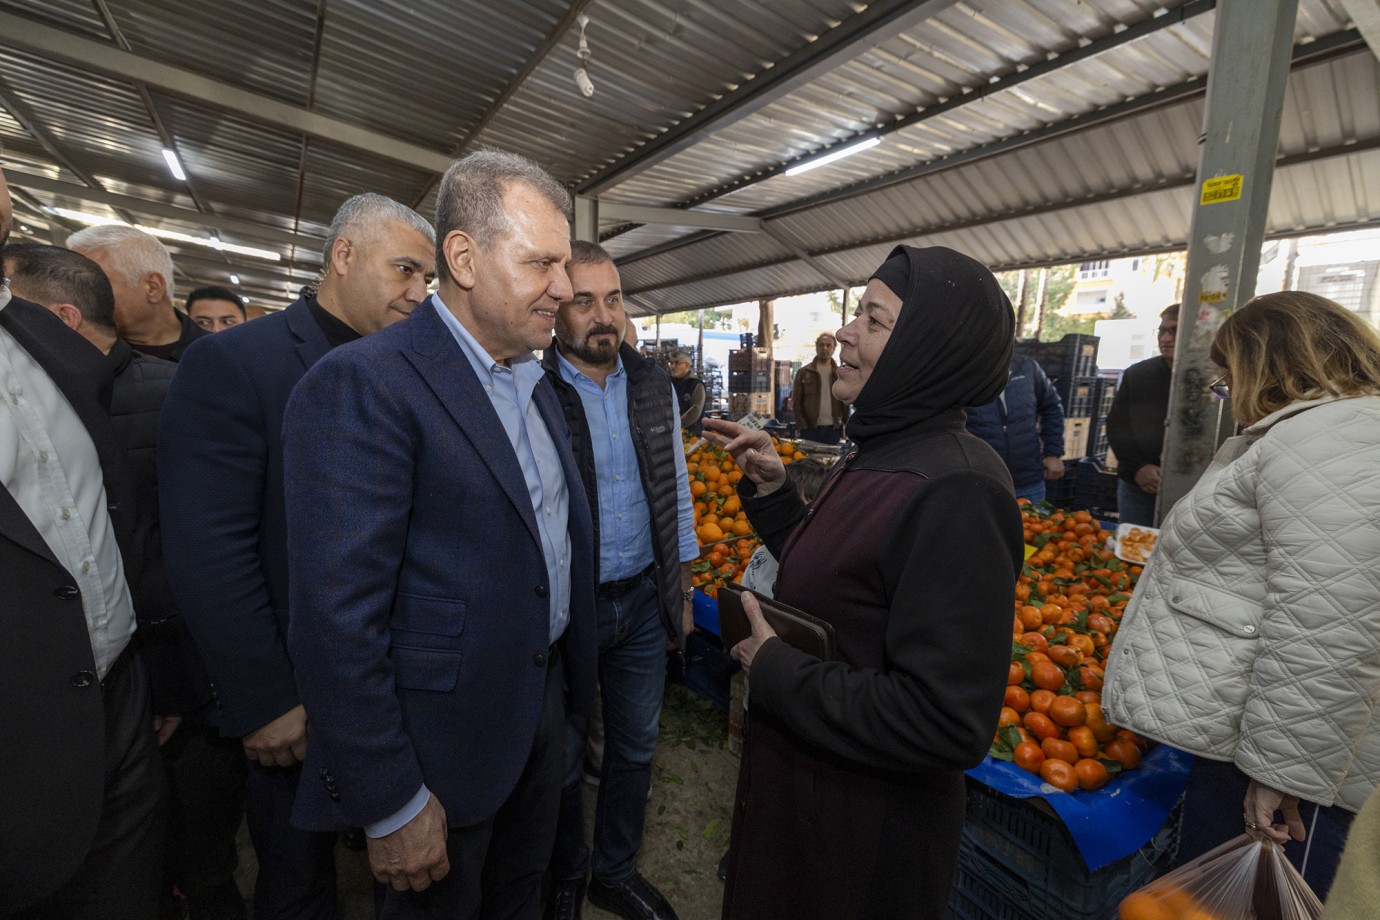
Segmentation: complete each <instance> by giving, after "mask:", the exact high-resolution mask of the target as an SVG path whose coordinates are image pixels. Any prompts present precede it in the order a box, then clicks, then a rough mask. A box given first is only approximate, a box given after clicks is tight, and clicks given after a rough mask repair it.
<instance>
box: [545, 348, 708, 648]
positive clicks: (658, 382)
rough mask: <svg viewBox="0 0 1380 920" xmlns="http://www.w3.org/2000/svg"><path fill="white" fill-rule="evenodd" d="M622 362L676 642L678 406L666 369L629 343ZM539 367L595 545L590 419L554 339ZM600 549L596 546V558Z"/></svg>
mask: <svg viewBox="0 0 1380 920" xmlns="http://www.w3.org/2000/svg"><path fill="white" fill-rule="evenodd" d="M619 356H620V357H621V358H622V359H623V368H624V369H625V370H626V371H627V373H628V421H629V422H630V427H631V428H632V432H633V447H634V449H635V450H636V452H637V466H638V471H639V472H640V473H641V475H642V490H643V492H644V493H645V494H646V496H647V505H648V507H649V508H650V510H651V517H652V555H653V558H654V559H655V561H656V562H655V564H656V571H657V588H658V596H659V597H660V599H661V616H662V622H663V624H664V625H665V626H666V632H667V634H668V635H669V636H671V637H672V638H673V639H675V640H676V641H677V642H683V640H684V638H685V637H684V636H682V635H681V618H680V611H681V605H682V600H681V593H680V592H681V587H680V508H679V505H678V500H677V492H676V490H677V487H678V486H679V484H680V483H679V482H678V480H677V478H676V460H675V454H674V453H672V452H673V451H678V450H684V447H683V446H682V445H681V440H680V411H679V408H678V406H677V405H676V404H675V403H674V402H673V401H672V396H671V375H670V374H667V373H666V372H665V371H664V370H662V369H661V368H660V367H658V366H657V364H656V362H655V361H653V360H652V359H650V358H644V357H642V356H641V355H639V354H638V353H637V351H636V350H634V349H633V348H632V347H631V346H629V345H626V344H624V345H622V346H620V348H619ZM541 363H542V369H543V370H545V371H546V376H547V378H548V379H549V380H550V381H551V385H552V386H553V387H555V389H556V396H557V398H558V399H560V402H561V409H562V411H564V413H565V418H566V422H567V423H568V424H569V425H570V431H571V448H572V449H573V450H574V451H575V462H576V463H577V464H578V465H579V467H580V478H581V479H582V480H583V481H584V484H585V494H586V495H587V496H588V498H589V507H590V512H591V516H592V517H593V519H594V545H595V546H596V547H598V546H599V487H598V484H597V477H596V475H595V472H594V450H593V448H591V447H590V443H589V423H588V422H587V421H586V420H585V407H584V403H582V402H581V401H580V394H579V393H578V392H576V390H575V388H574V387H573V386H571V385H570V384H569V383H567V382H566V381H565V378H564V377H562V376H561V369H560V363H559V361H558V360H557V358H556V345H555V343H554V342H553V343H552V344H551V347H550V348H548V349H546V352H545V354H543V355H542V362H541ZM598 556H599V553H598V551H597V549H596V551H595V559H596V560H597V559H598Z"/></svg>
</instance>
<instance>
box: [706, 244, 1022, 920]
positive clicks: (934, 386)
mask: <svg viewBox="0 0 1380 920" xmlns="http://www.w3.org/2000/svg"><path fill="white" fill-rule="evenodd" d="M1012 326H1013V322H1012V314H1011V306H1010V303H1009V301H1008V300H1007V299H1006V296H1005V295H1004V294H1002V292H1001V289H1000V287H998V285H997V282H996V279H995V278H994V277H993V276H992V273H991V272H989V271H988V270H987V269H986V268H984V267H983V266H982V265H980V264H979V263H977V262H975V261H973V260H972V259H970V258H968V257H967V256H964V255H961V254H959V253H957V252H954V251H953V250H950V249H944V248H941V247H935V248H930V249H915V248H912V247H908V246H900V247H897V248H896V249H895V250H894V251H893V252H892V254H891V256H890V258H888V259H887V261H886V262H885V263H884V264H883V265H882V267H881V268H880V269H878V270H877V273H876V274H875V275H874V276H873V278H872V280H871V281H870V282H869V284H868V286H867V290H866V292H865V293H864V294H863V298H862V301H861V303H860V305H859V308H858V312H857V314H856V315H855V317H854V319H853V321H852V322H850V323H849V324H848V325H847V326H845V327H843V328H842V329H841V330H839V333H838V341H839V344H840V346H841V352H840V358H841V366H840V368H839V372H838V376H837V378H836V380H835V383H834V390H833V391H834V395H835V396H837V397H838V398H839V399H841V400H842V401H843V402H845V403H852V404H853V405H854V407H855V409H854V414H853V416H852V418H851V419H850V420H849V422H848V431H847V434H848V437H849V438H850V439H851V440H852V441H854V442H855V443H856V444H857V449H856V450H855V451H854V452H853V453H852V454H850V455H849V457H848V458H847V459H846V460H844V461H842V462H841V465H842V469H841V470H840V471H839V472H838V473H836V474H835V475H834V476H833V477H832V478H831V479H830V481H829V482H828V483H827V484H826V485H825V486H824V489H823V491H822V492H821V493H820V495H819V497H818V498H817V499H816V500H815V502H814V503H813V505H812V506H811V508H810V510H809V511H808V512H807V511H805V509H804V508H803V506H802V505H801V503H800V500H799V498H798V497H797V495H796V492H795V490H794V489H789V488H780V487H781V486H782V485H783V484H785V482H786V475H785V470H784V468H783V467H782V466H781V463H780V460H779V459H778V457H777V454H776V452H775V451H774V450H773V449H772V446H771V443H770V439H769V438H768V437H767V436H766V435H765V434H763V433H761V432H751V431H747V430H746V429H743V428H741V427H740V426H736V425H733V424H731V423H725V422H718V421H710V422H706V432H705V434H706V436H707V437H710V438H712V439H714V440H715V441H717V442H718V443H719V444H721V445H724V446H725V447H726V448H727V449H728V450H729V451H730V452H731V453H733V455H734V457H735V458H736V459H737V460H738V463H739V465H740V466H741V467H742V468H743V470H744V473H745V476H744V478H743V480H742V481H741V482H740V484H739V489H740V493H741V494H742V496H743V499H744V502H745V506H746V507H747V510H748V514H749V515H750V517H751V519H752V523H753V525H754V526H755V527H756V528H757V531H758V533H760V534H761V535H762V537H763V539H764V540H765V541H766V544H767V548H768V549H769V550H771V552H772V554H773V555H775V556H776V557H777V558H778V559H780V560H781V568H780V572H779V575H778V580H777V585H776V596H777V598H778V599H780V600H781V601H783V602H784V603H786V604H790V605H792V606H794V607H798V608H800V609H802V610H805V611H807V612H809V613H812V614H814V615H816V616H818V617H820V618H822V619H826V620H828V621H830V622H831V623H832V624H833V626H834V629H835V630H836V632H837V637H838V646H839V652H840V659H841V660H838V661H821V660H819V659H817V658H815V657H813V656H811V655H808V654H806V653H803V652H801V651H798V650H797V649H794V648H792V647H790V646H788V645H786V644H785V643H784V642H782V641H781V640H780V639H778V638H776V637H775V634H774V633H772V631H771V629H770V627H768V626H767V625H766V623H765V622H764V621H762V619H761V617H760V615H758V614H757V612H756V609H755V603H754V602H752V601H748V602H746V603H745V606H747V607H749V608H750V609H749V616H750V619H751V620H752V622H753V634H752V636H751V637H750V638H748V639H745V640H743V641H742V642H740V643H739V644H738V645H737V646H735V647H734V649H733V655H734V657H735V658H737V659H738V660H739V661H740V662H742V664H743V666H744V667H745V668H748V669H750V671H751V685H752V691H751V693H752V706H751V710H750V724H749V726H748V732H747V747H746V749H745V751H744V754H743V762H742V766H741V769H740V772H739V778H738V792H737V798H736V802H735V811H734V820H733V836H732V842H731V847H730V851H731V853H732V856H731V864H730V867H729V878H728V884H727V886H726V888H725V891H724V912H723V914H724V917H725V918H732V920H744V918H755V920H763V918H775V917H791V918H794V920H799V918H814V917H819V918H829V920H846V918H877V917H906V918H929V917H934V918H940V917H943V916H945V913H946V904H947V901H948V894H949V887H950V885H951V882H952V876H953V870H954V862H955V859H956V857H957V852H958V842H959V833H960V831H961V829H962V825H963V812H964V788H963V772H962V771H963V770H964V769H966V768H968V767H971V766H974V765H975V764H977V763H978V762H979V761H980V760H981V759H982V757H983V755H984V754H985V753H986V751H987V747H988V745H989V744H990V742H991V739H992V734H993V732H994V731H995V730H996V726H997V716H998V713H999V711H1000V709H1001V702H1002V693H1003V690H1004V688H1005V685H1006V674H1007V669H1008V665H1009V663H1010V652H1011V610H1012V607H1011V604H1012V599H1013V596H1014V595H1013V589H1014V586H1015V583H1016V575H1017V573H1018V571H1019V569H1020V565H1021V561H1022V539H1021V522H1020V512H1019V510H1018V509H1017V507H1016V500H1015V497H1014V494H1013V491H1012V487H1011V478H1010V475H1009V474H1008V473H1007V471H1006V468H1005V466H1003V464H1002V462H1001V460H1000V459H999V458H998V457H997V455H996V454H995V453H994V452H993V451H992V449H991V448H989V447H988V446H987V445H986V444H985V443H983V442H982V441H980V440H978V439H977V438H975V437H973V436H971V435H969V434H967V432H966V431H965V430H964V412H963V408H962V407H963V406H969V405H981V404H982V403H985V402H989V401H990V400H992V399H995V398H996V397H997V394H999V393H1000V392H1001V390H1002V388H1003V386H1005V384H1006V376H1007V368H1008V367H1009V365H1010V361H1011V342H1012V331H1013V330H1012Z"/></svg>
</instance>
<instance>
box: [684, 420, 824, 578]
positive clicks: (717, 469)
mask: <svg viewBox="0 0 1380 920" xmlns="http://www.w3.org/2000/svg"><path fill="white" fill-rule="evenodd" d="M773 441H774V443H775V444H776V451H777V453H778V454H779V455H780V456H781V462H782V463H793V462H794V461H796V460H802V459H804V458H805V454H804V453H802V452H801V451H800V450H798V449H797V448H796V446H795V444H793V443H792V442H790V441H786V440H781V441H777V440H775V439H773ZM685 447H686V448H687V449H689V448H691V447H694V450H693V451H691V452H690V453H689V454H688V455H687V456H686V458H685V469H686V473H687V474H688V475H689V477H690V499H691V501H693V502H694V505H695V535H696V536H697V537H698V538H699V541H700V549H701V555H700V558H699V559H697V560H695V563H694V565H693V566H692V569H693V571H694V573H695V581H694V585H695V587H696V588H699V589H700V590H701V591H703V592H704V593H705V594H707V595H709V596H710V597H717V596H718V592H719V587H720V586H721V585H723V584H725V583H726V582H730V581H733V582H739V581H741V580H742V577H743V570H744V569H745V568H747V564H748V561H749V560H750V559H751V558H752V554H753V551H754V550H756V549H757V547H758V546H759V545H760V542H761V541H759V540H758V539H757V535H756V534H755V533H754V532H753V530H752V525H751V524H750V523H748V519H747V513H746V512H745V511H744V510H743V503H742V501H741V500H740V499H739V498H738V480H740V479H742V478H743V471H742V470H740V469H738V465H737V464H736V463H734V462H733V457H732V456H730V455H729V454H728V452H726V451H725V450H723V449H722V448H720V447H718V446H716V445H714V444H710V443H708V442H700V441H699V440H698V439H697V438H694V437H693V436H691V435H689V434H686V435H685Z"/></svg>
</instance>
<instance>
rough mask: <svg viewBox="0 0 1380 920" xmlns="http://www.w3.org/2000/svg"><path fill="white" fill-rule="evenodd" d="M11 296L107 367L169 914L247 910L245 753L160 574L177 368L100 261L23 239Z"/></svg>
mask: <svg viewBox="0 0 1380 920" xmlns="http://www.w3.org/2000/svg"><path fill="white" fill-rule="evenodd" d="M4 262H5V274H6V275H7V276H8V277H9V279H10V288H11V290H12V291H13V292H14V293H15V294H16V295H18V296H21V297H24V298H25V299H27V300H30V301H32V302H34V303H37V304H40V305H41V306H44V307H47V308H48V309H49V310H50V311H52V312H53V313H54V314H56V315H57V317H58V318H59V319H61V320H62V321H63V324H64V325H66V326H67V327H68V328H69V329H72V330H73V331H75V332H78V333H80V334H81V336H82V337H83V338H85V339H86V340H87V341H88V342H90V343H91V344H92V345H94V346H95V347H96V348H98V349H99V350H100V351H101V353H102V354H105V355H106V356H107V360H108V361H109V363H110V367H111V371H112V373H113V374H114V387H113V389H112V391H111V401H110V418H111V422H112V423H113V425H114V427H115V434H116V436H117V437H118V438H119V439H120V442H121V443H122V444H123V445H124V447H125V450H126V451H127V453H128V460H129V465H130V472H131V474H132V478H133V484H134V493H135V497H136V500H137V501H138V505H139V508H140V510H141V512H142V523H143V524H145V525H146V526H143V527H141V528H140V531H139V541H138V542H139V548H140V551H141V553H142V554H143V557H144V560H145V567H144V572H143V575H142V577H141V578H140V579H139V580H138V582H136V583H134V584H132V585H131V595H132V597H133V600H134V612H135V619H136V621H137V623H138V629H137V630H136V631H135V633H134V640H133V647H134V648H135V650H136V651H137V652H138V653H139V656H140V658H141V659H142V661H143V663H144V666H145V668H146V670H147V671H148V672H149V676H150V683H151V686H152V702H153V712H154V725H155V726H156V727H157V729H158V741H159V745H160V746H161V749H162V757H163V765H164V767H165V769H166V771H167V773H168V780H169V783H170V785H171V789H172V798H171V818H172V820H171V822H170V825H169V838H168V858H167V871H166V878H165V881H164V886H163V891H164V896H165V898H166V899H167V903H166V907H167V909H168V912H169V913H170V914H172V915H175V916H178V917H180V916H181V915H182V913H181V910H182V905H181V903H180V902H179V901H176V900H174V899H173V898H172V893H173V888H174V887H176V888H177V889H178V890H179V891H181V893H182V895H183V896H185V897H186V899H187V901H188V905H189V906H190V908H191V912H192V916H193V918H194V920H201V918H237V917H243V916H244V915H245V913H244V901H243V899H242V898H241V897H240V892H239V889H238V888H237V887H236V886H235V866H236V863H237V857H236V852H235V835H236V833H238V831H239V828H240V820H241V819H242V818H243V816H244V802H243V798H244V797H243V792H242V790H243V787H244V755H243V754H242V753H241V752H240V750H239V746H238V745H237V744H233V743H232V742H228V741H226V740H225V739H223V738H221V737H220V734H219V732H217V731H216V729H215V727H214V725H212V724H209V723H208V722H207V720H206V719H205V718H204V716H205V712H204V710H205V709H206V707H207V704H209V703H210V700H211V685H210V682H209V681H208V679H207V677H206V673H205V668H204V666H203V665H202V664H201V660H200V657H199V656H198V655H197V653H196V649H195V648H194V647H193V645H192V640H191V636H190V635H189V634H188V632H187V627H186V624H185V623H184V622H183V620H182V618H181V617H180V616H178V613H177V607H176V605H175V604H174V603H173V600H172V592H171V589H170V588H169V586H168V579H167V575H166V574H165V572H164V569H163V548H162V539H161V533H160V530H159V516H158V464H157V450H158V414H159V412H160V411H161V410H162V408H163V399H164V396H165V395H166V394H167V391H168V383H169V382H170V381H171V380H172V376H173V371H174V370H176V368H177V365H175V364H173V363H172V362H171V361H164V360H163V359H161V358H152V357H149V356H148V355H144V354H140V353H139V352H136V351H135V350H134V349H132V348H130V347H129V344H128V343H126V342H125V341H124V340H122V339H121V338H119V336H118V335H117V334H116V330H115V319H114V310H115V294H114V292H113V291H112V290H111V287H110V281H109V279H107V278H106V276H105V274H104V273H103V272H102V271H101V267H100V266H99V265H97V264H96V263H95V262H92V261H91V260H90V259H88V258H86V257H85V256H83V255H81V254H80V253H77V252H73V251H72V250H70V249H63V248H61V247H58V246H45V245H41V244H38V243H28V244H23V245H19V246H11V247H9V248H7V249H6V250H5V254H4Z"/></svg>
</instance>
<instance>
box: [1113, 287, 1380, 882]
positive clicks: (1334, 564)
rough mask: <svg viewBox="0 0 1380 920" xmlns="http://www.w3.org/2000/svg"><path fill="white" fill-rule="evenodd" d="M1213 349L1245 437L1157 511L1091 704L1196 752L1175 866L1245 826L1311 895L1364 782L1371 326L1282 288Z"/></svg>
mask: <svg viewBox="0 0 1380 920" xmlns="http://www.w3.org/2000/svg"><path fill="white" fill-rule="evenodd" d="M1211 357H1212V360H1213V362H1214V363H1216V364H1217V365H1218V366H1219V367H1221V368H1224V369H1225V371H1226V373H1225V374H1224V375H1223V376H1222V378H1219V380H1218V381H1217V382H1216V383H1215V384H1214V387H1215V391H1219V395H1222V393H1221V392H1220V390H1221V388H1223V387H1227V388H1229V391H1228V392H1229V395H1230V397H1231V408H1232V414H1233V415H1234V416H1235V417H1236V420H1237V422H1238V423H1239V424H1240V425H1241V426H1243V428H1244V431H1243V433H1242V434H1241V435H1240V436H1239V437H1234V438H1229V439H1228V440H1227V441H1226V442H1225V443H1223V444H1222V446H1221V448H1220V449H1219V450H1218V451H1217V455H1216V456H1215V457H1214V458H1213V460H1212V463H1211V465H1209V466H1208V468H1207V470H1206V471H1204V473H1203V475H1202V478H1200V479H1199V480H1198V482H1197V484H1196V485H1195V486H1194V487H1193V489H1192V490H1191V491H1190V492H1189V493H1188V494H1187V495H1185V496H1184V497H1183V498H1182V499H1180V500H1179V501H1178V502H1177V503H1175V505H1174V507H1173V508H1172V509H1171V510H1170V512H1169V514H1168V515H1167V516H1166V518H1165V521H1164V527H1163V530H1162V532H1161V533H1160V539H1159V541H1158V543H1157V545H1156V547H1155V552H1154V555H1153V556H1151V558H1150V564H1149V566H1148V567H1147V568H1146V570H1145V573H1144V575H1143V576H1142V577H1141V579H1140V582H1139V584H1138V585H1137V586H1136V591H1135V594H1134V595H1133V596H1132V598H1131V603H1130V604H1129V605H1128V606H1127V608H1126V613H1125V615H1124V617H1123V618H1122V621H1121V629H1120V631H1119V632H1118V633H1117V640H1116V644H1115V645H1114V646H1113V648H1112V653H1111V656H1110V657H1109V659H1108V661H1107V675H1106V684H1105V687H1104V689H1103V694H1102V705H1103V707H1104V708H1105V709H1106V711H1107V716H1108V718H1109V719H1111V720H1112V721H1114V722H1116V723H1117V724H1119V725H1124V726H1127V727H1128V728H1131V729H1133V730H1135V731H1136V732H1139V733H1140V734H1142V735H1145V736H1146V737H1149V738H1154V739H1157V740H1160V741H1165V742H1168V743H1170V744H1172V745H1174V746H1175V747H1179V748H1182V749H1184V750H1186V751H1189V752H1190V753H1192V754H1196V755H1198V761H1197V763H1195V764H1194V767H1193V772H1192V774H1191V775H1190V777H1189V781H1188V791H1187V793H1186V797H1185V801H1184V825H1183V836H1182V837H1181V841H1180V844H1179V858H1180V859H1182V860H1190V859H1193V858H1194V857H1196V856H1199V855H1201V854H1202V853H1204V852H1206V851H1207V850H1209V849H1211V848H1213V847H1215V846H1217V845H1218V844H1220V843H1222V842H1224V841H1226V840H1227V839H1229V838H1231V837H1233V836H1235V835H1237V834H1239V833H1241V830H1242V825H1243V824H1244V825H1245V828H1246V829H1247V830H1248V831H1251V832H1252V833H1256V834H1259V835H1261V836H1264V837H1268V838H1270V839H1272V840H1275V841H1277V842H1280V843H1284V842H1285V841H1288V840H1289V839H1290V838H1292V839H1293V840H1303V841H1306V842H1305V843H1304V844H1303V845H1302V846H1294V845H1286V846H1285V848H1284V849H1285V853H1286V854H1287V855H1288V856H1289V857H1290V859H1291V860H1293V861H1294V863H1295V865H1297V866H1299V867H1300V869H1301V871H1302V872H1303V876H1304V878H1305V879H1306V880H1307V881H1308V884H1309V885H1310V886H1311V887H1312V889H1313V890H1314V891H1315V892H1316V893H1317V894H1318V895H1319V896H1320V897H1325V896H1326V894H1327V889H1328V886H1329V884H1330V883H1331V880H1332V874H1333V871H1334V870H1335V868H1336V865H1337V859H1338V854H1339V851H1340V850H1341V845H1342V839H1343V837H1344V836H1345V834H1346V828H1347V825H1348V824H1349V823H1350V821H1351V815H1352V813H1353V812H1355V811H1356V810H1357V809H1359V808H1360V807H1361V804H1362V803H1363V802H1364V801H1365V800H1366V797H1367V796H1369V795H1370V794H1371V791H1372V790H1373V789H1374V788H1375V787H1376V785H1377V783H1380V720H1377V717H1376V704H1377V702H1380V645H1377V637H1380V603H1377V601H1376V599H1377V598H1380V567H1377V566H1376V564H1375V563H1376V560H1377V559H1380V335H1377V334H1376V332H1375V330H1373V329H1371V328H1370V327H1369V326H1368V325H1366V323H1365V322H1363V321H1362V320H1361V319H1360V318H1359V317H1357V316H1356V314H1354V313H1352V312H1350V311H1348V310H1346V309H1345V308H1343V307H1341V306H1339V305H1337V304H1336V303H1333V302H1332V301H1330V300H1327V299H1326V298H1323V297H1318V296H1317V295H1315V294H1307V293H1303V292H1298V291H1282V292H1280V293H1277V294H1265V295H1263V296H1261V297H1256V298H1254V299H1253V300H1251V301H1249V302H1248V303H1247V304H1246V305H1245V306H1243V307H1241V308H1240V309H1239V310H1237V311H1236V312H1234V313H1232V314H1231V315H1230V316H1229V317H1227V319H1226V321H1225V322H1224V323H1223V324H1222V325H1221V326H1220V327H1219V328H1218V330H1217V333H1216V335H1215V336H1214V337H1213V341H1212V348H1211ZM1243 812H1244V817H1243ZM1277 815H1278V816H1282V820H1281V817H1277Z"/></svg>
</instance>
